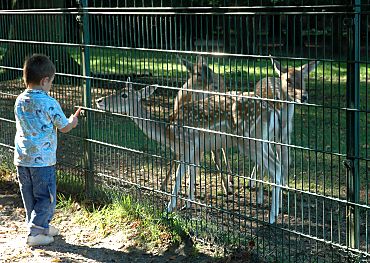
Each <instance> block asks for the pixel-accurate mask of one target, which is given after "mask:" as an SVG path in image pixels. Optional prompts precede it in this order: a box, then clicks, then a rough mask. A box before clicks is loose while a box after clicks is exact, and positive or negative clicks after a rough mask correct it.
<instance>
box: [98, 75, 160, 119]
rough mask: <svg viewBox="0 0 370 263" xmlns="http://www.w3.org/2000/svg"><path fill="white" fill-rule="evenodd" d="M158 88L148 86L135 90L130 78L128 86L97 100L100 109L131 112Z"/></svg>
mask: <svg viewBox="0 0 370 263" xmlns="http://www.w3.org/2000/svg"><path fill="white" fill-rule="evenodd" d="M156 89H157V86H146V87H145V88H142V89H141V90H138V91H136V90H134V89H133V88H132V83H130V79H128V80H127V82H126V87H125V88H124V89H122V90H121V91H119V92H117V94H113V95H109V96H106V97H102V98H99V99H97V100H96V105H97V107H98V109H102V110H107V111H110V112H115V113H123V114H129V113H132V112H135V111H136V110H137V109H138V106H139V103H140V101H141V100H142V99H145V98H148V97H149V96H150V95H152V94H153V92H154V91H155V90H156Z"/></svg>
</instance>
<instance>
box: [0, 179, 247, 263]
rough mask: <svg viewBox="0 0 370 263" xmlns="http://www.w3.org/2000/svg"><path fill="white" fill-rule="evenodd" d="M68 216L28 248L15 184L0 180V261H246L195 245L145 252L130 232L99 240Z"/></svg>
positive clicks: (90, 229) (60, 215) (58, 218)
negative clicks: (44, 240)
mask: <svg viewBox="0 0 370 263" xmlns="http://www.w3.org/2000/svg"><path fill="white" fill-rule="evenodd" d="M70 217H71V215H68V214H65V213H63V212H61V211H57V213H56V215H55V219H54V221H53V222H54V225H55V226H56V227H58V228H59V229H61V235H60V236H57V237H56V238H55V242H54V243H52V244H51V245H49V246H40V247H33V248H32V247H28V246H27V245H26V244H25V243H26V235H27V233H26V228H25V224H24V209H23V204H22V200H21V198H20V194H19V190H18V185H17V184H16V183H15V182H13V181H1V180H0V262H9V263H10V262H27V263H28V262H138V263H144V262H145V263H155V262H158V263H159V262H161V263H165V262H174V263H177V262H192V263H208V262H220V263H221V262H246V261H245V257H244V259H241V258H240V257H239V259H236V258H235V260H233V259H232V257H230V256H228V257H226V258H225V259H215V258H214V255H216V254H217V252H218V251H215V250H216V248H214V247H209V246H207V247H199V246H198V245H197V250H195V249H194V246H193V244H191V243H189V244H185V243H184V244H180V245H178V246H176V247H171V246H168V247H164V248H163V247H162V248H161V247H159V248H158V249H157V250H151V251H148V250H147V249H146V248H143V247H141V245H140V244H138V243H137V242H136V241H135V239H134V238H132V237H133V236H135V235H136V233H135V230H134V229H131V230H130V229H128V230H125V231H123V230H121V231H118V232H116V233H115V234H113V235H109V236H107V237H103V236H101V235H99V233H98V232H97V231H94V227H93V226H89V227H84V226H81V225H76V224H74V223H72V220H70ZM195 251H196V252H195ZM218 255H220V253H218Z"/></svg>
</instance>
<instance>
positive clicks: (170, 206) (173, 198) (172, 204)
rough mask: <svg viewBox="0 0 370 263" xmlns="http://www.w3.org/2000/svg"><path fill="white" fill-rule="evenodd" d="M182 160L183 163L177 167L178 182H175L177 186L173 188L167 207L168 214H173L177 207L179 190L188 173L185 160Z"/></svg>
mask: <svg viewBox="0 0 370 263" xmlns="http://www.w3.org/2000/svg"><path fill="white" fill-rule="evenodd" d="M181 159H182V160H181V163H180V164H179V165H178V166H177V170H176V180H175V185H174V187H173V191H172V196H171V200H170V202H169V203H168V205H167V211H168V212H172V211H173V210H174V208H175V207H176V202H177V195H178V193H179V190H180V188H181V181H182V178H183V176H184V174H185V172H186V165H185V163H184V160H183V159H184V158H181Z"/></svg>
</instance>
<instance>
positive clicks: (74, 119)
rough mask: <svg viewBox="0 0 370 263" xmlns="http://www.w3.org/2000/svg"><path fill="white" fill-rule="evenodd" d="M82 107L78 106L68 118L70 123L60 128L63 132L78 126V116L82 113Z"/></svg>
mask: <svg viewBox="0 0 370 263" xmlns="http://www.w3.org/2000/svg"><path fill="white" fill-rule="evenodd" d="M80 112H81V108H78V109H77V110H76V112H75V113H74V114H72V115H71V116H70V117H69V119H68V121H69V122H68V124H67V125H66V126H65V127H63V128H62V129H59V130H60V131H61V132H63V133H66V132H69V131H70V130H72V129H73V128H76V126H77V124H78V116H79V115H80Z"/></svg>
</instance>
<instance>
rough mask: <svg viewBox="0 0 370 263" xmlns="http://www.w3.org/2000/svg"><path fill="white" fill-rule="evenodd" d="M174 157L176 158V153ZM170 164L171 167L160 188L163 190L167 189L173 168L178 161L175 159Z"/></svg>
mask: <svg viewBox="0 0 370 263" xmlns="http://www.w3.org/2000/svg"><path fill="white" fill-rule="evenodd" d="M174 159H176V155H174ZM169 164H170V169H169V170H168V171H167V173H166V177H165V178H164V180H163V181H162V183H161V188H160V189H161V190H162V191H166V190H167V185H168V181H169V180H170V178H171V177H172V168H173V167H174V166H176V162H175V161H174V160H171V161H170V163H169Z"/></svg>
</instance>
